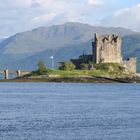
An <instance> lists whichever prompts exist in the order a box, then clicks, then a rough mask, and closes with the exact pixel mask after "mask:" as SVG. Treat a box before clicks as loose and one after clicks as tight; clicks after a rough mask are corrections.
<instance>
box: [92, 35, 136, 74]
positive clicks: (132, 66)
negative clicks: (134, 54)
mask: <svg viewBox="0 0 140 140" xmlns="http://www.w3.org/2000/svg"><path fill="white" fill-rule="evenodd" d="M121 42H122V40H121V38H120V37H119V36H118V35H116V34H113V35H111V36H109V35H108V36H101V35H98V34H95V41H94V42H92V57H93V62H94V63H96V64H98V63H119V64H122V65H123V66H124V67H125V68H126V70H127V71H129V72H132V73H136V69H137V68H136V65H137V60H136V58H128V59H127V60H125V61H122V54H121Z"/></svg>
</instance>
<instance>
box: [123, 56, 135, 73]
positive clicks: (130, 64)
mask: <svg viewBox="0 0 140 140" xmlns="http://www.w3.org/2000/svg"><path fill="white" fill-rule="evenodd" d="M123 66H124V67H125V68H126V70H127V71H129V72H132V73H136V71H137V59H136V58H128V59H127V60H126V61H123Z"/></svg>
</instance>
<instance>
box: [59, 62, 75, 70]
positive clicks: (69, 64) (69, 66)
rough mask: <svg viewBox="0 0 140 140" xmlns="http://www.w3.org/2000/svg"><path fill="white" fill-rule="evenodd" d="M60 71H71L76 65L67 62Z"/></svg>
mask: <svg viewBox="0 0 140 140" xmlns="http://www.w3.org/2000/svg"><path fill="white" fill-rule="evenodd" d="M59 69H60V70H66V71H71V70H74V69H75V65H74V64H73V63H72V62H71V61H66V62H63V63H62V64H61V66H60V67H59Z"/></svg>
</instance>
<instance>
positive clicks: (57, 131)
mask: <svg viewBox="0 0 140 140" xmlns="http://www.w3.org/2000/svg"><path fill="white" fill-rule="evenodd" d="M139 139H140V84H64V83H61V84H55V83H0V140H139Z"/></svg>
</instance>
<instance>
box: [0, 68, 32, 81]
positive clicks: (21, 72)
mask: <svg viewBox="0 0 140 140" xmlns="http://www.w3.org/2000/svg"><path fill="white" fill-rule="evenodd" d="M30 72H31V71H27V70H8V69H6V70H0V74H4V79H9V74H15V75H16V77H20V76H24V75H26V74H29V73H30Z"/></svg>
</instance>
